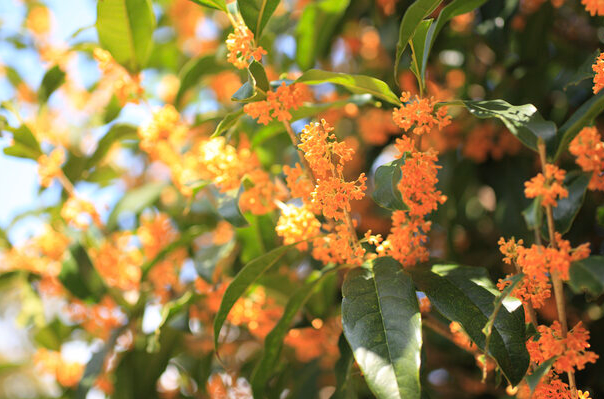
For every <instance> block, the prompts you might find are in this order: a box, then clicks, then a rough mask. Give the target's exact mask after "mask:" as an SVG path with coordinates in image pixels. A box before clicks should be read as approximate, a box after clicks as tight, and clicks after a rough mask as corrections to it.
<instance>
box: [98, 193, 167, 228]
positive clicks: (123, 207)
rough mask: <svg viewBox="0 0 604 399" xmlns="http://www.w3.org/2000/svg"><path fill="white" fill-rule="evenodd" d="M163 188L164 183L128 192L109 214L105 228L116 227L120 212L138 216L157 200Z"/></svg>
mask: <svg viewBox="0 0 604 399" xmlns="http://www.w3.org/2000/svg"><path fill="white" fill-rule="evenodd" d="M165 186H166V185H165V183H149V184H146V185H144V186H142V187H138V188H135V189H134V190H131V191H128V192H127V193H126V194H124V196H123V197H122V198H121V199H120V200H119V201H118V203H117V204H116V205H115V207H114V208H113V210H112V211H111V213H110V214H109V218H108V219H107V228H108V229H109V230H113V229H114V228H115V227H116V226H117V219H118V217H119V215H120V214H121V213H122V212H131V213H134V214H139V213H140V212H141V211H142V210H144V209H145V208H147V207H149V206H151V205H153V204H154V203H155V202H156V201H157V200H158V199H159V195H160V194H161V192H162V190H163V189H164V187H165Z"/></svg>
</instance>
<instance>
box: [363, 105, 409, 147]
mask: <svg viewBox="0 0 604 399" xmlns="http://www.w3.org/2000/svg"><path fill="white" fill-rule="evenodd" d="M357 124H358V126H359V132H360V133H361V137H362V138H363V141H365V143H367V144H371V145H376V146H380V145H384V144H386V142H387V141H388V137H390V136H391V135H394V134H397V133H398V132H399V130H398V128H397V126H396V125H395V124H394V122H393V120H392V117H391V115H390V112H388V111H385V110H382V109H378V108H372V109H370V110H368V111H367V112H362V113H361V114H360V115H359V118H358V119H357Z"/></svg>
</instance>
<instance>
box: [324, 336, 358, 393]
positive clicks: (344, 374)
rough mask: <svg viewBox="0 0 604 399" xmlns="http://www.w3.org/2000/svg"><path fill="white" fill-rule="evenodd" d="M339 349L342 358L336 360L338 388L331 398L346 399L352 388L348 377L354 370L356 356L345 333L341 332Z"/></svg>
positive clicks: (335, 370) (335, 371)
mask: <svg viewBox="0 0 604 399" xmlns="http://www.w3.org/2000/svg"><path fill="white" fill-rule="evenodd" d="M338 349H339V351H340V358H339V359H338V361H337V362H336V365H335V369H334V373H335V375H336V390H335V392H334V393H333V394H332V395H331V397H330V398H329V399H346V398H348V390H349V389H350V384H349V383H348V379H349V377H350V370H352V365H353V364H354V356H353V354H352V349H351V348H350V345H349V344H348V341H346V337H345V336H344V333H342V334H340V338H339V339H338Z"/></svg>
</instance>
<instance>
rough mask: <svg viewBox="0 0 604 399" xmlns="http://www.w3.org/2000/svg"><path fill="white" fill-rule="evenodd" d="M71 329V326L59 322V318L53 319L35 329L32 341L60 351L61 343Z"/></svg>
mask: <svg viewBox="0 0 604 399" xmlns="http://www.w3.org/2000/svg"><path fill="white" fill-rule="evenodd" d="M72 330H73V328H72V327H69V326H66V325H65V324H63V323H61V321H60V320H59V319H54V320H53V321H52V322H51V323H49V324H47V325H45V326H44V327H42V328H41V329H39V330H38V331H36V333H35V334H34V342H35V343H36V345H38V346H41V347H43V348H46V349H50V350H54V351H60V350H61V345H62V344H63V342H65V341H67V339H68V338H69V336H70V335H71V332H72Z"/></svg>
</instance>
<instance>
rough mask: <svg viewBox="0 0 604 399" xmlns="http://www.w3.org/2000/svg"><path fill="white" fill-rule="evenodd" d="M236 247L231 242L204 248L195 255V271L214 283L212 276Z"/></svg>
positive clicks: (233, 242)
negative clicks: (219, 263)
mask: <svg viewBox="0 0 604 399" xmlns="http://www.w3.org/2000/svg"><path fill="white" fill-rule="evenodd" d="M234 247H235V241H232V240H231V241H229V242H228V243H226V244H223V245H212V246H211V247H207V248H202V249H200V250H199V251H197V252H196V253H195V257H194V258H193V262H194V263H195V270H197V274H199V276H200V277H201V278H203V279H204V280H205V281H207V282H208V283H213V282H214V280H213V279H212V276H213V275H214V270H215V269H216V265H217V264H218V262H220V261H221V260H222V259H224V258H225V257H227V256H228V255H229V254H230V253H231V252H232V251H233V248H234Z"/></svg>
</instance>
